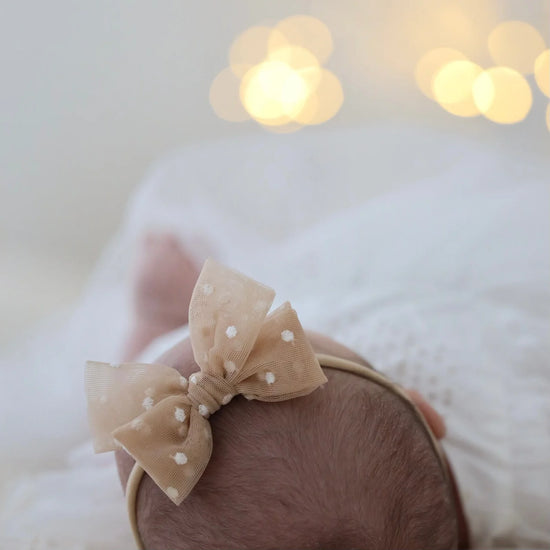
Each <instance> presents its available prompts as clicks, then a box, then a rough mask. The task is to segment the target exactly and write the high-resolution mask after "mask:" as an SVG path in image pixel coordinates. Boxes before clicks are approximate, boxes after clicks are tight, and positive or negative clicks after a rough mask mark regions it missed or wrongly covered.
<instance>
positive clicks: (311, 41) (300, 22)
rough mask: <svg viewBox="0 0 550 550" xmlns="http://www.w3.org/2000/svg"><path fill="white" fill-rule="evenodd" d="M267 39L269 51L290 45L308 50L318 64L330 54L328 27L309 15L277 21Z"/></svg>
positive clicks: (330, 44) (330, 42)
mask: <svg viewBox="0 0 550 550" xmlns="http://www.w3.org/2000/svg"><path fill="white" fill-rule="evenodd" d="M273 30H274V32H273V33H272V34H271V36H270V38H269V51H270V52H272V51H275V50H278V49H279V48H281V47H284V46H288V45H289V44H292V45H294V46H301V47H302V48H305V49H306V50H309V51H310V52H311V53H312V54H313V55H314V56H315V57H316V58H317V59H318V60H319V62H320V63H324V62H325V61H326V60H327V59H328V58H329V57H330V54H331V53H332V48H333V43H332V35H331V33H330V30H329V29H328V27H327V26H326V25H325V24H324V23H323V22H322V21H320V20H319V19H317V18H315V17H312V16H310V15H293V16H291V17H287V18H286V19H283V20H282V21H279V23H277V25H276V26H275V28H274V29H273Z"/></svg>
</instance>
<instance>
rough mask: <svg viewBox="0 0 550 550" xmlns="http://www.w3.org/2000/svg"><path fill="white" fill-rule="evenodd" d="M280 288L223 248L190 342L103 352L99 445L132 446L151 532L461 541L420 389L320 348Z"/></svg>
mask: <svg viewBox="0 0 550 550" xmlns="http://www.w3.org/2000/svg"><path fill="white" fill-rule="evenodd" d="M273 299H274V291H273V290H272V289H270V288H268V287H266V286H264V285H261V284H260V283H257V282H256V281H253V280H252V279H250V278H248V277H245V276H244V275H242V274H240V273H238V272H236V271H233V270H231V269H229V268H227V267H224V266H222V265H220V264H217V263H216V262H214V261H212V260H208V261H207V262H206V263H205V265H204V267H203V270H202V272H201V274H200V276H199V279H198V281H197V283H196V286H195V289H194V291H193V295H192V298H191V303H190V307H189V331H190V342H189V341H187V342H184V343H182V345H181V346H180V347H179V353H178V354H174V353H172V354H167V356H166V357H162V358H160V359H159V361H158V363H155V364H150V365H148V364H139V363H126V364H120V365H119V364H116V365H114V364H109V363H97V362H88V363H87V368H86V391H87V398H88V412H89V418H90V425H91V429H92V434H93V440H94V448H95V450H96V452H103V451H109V450H117V449H119V450H118V451H117V459H118V466H119V473H120V476H121V480H122V482H123V484H124V485H125V487H126V497H127V503H128V512H129V516H130V523H131V525H132V529H133V532H134V537H135V540H136V544H137V546H138V548H145V547H148V548H161V547H165V548H168V547H169V548H195V549H196V548H205V549H210V548H327V549H328V548H340V549H342V548H367V547H368V548H453V547H456V540H457V525H456V510H455V509H454V502H453V498H452V494H451V489H450V482H449V472H448V470H447V465H446V462H445V460H444V458H443V455H442V452H441V449H440V447H439V443H438V441H437V440H436V438H435V436H434V435H433V433H432V431H431V430H430V428H429V426H428V424H427V423H426V421H425V420H424V418H423V416H422V415H421V414H420V412H419V411H418V410H417V409H416V407H415V405H414V404H413V403H412V401H411V400H410V399H409V397H408V396H407V394H405V393H404V392H403V391H402V390H401V389H400V388H399V387H398V386H397V385H395V384H394V383H392V382H390V381H389V380H388V379H386V378H385V377H383V376H382V375H380V374H379V373H378V372H376V371H375V370H374V369H372V368H370V367H369V366H368V364H366V363H364V362H356V361H350V360H348V359H344V358H342V357H335V356H332V355H327V354H317V355H316V354H315V352H314V350H313V348H312V346H311V343H310V341H309V340H308V338H307V336H306V334H305V332H304V330H303V328H302V326H301V324H300V322H299V320H298V317H297V315H296V312H295V311H294V310H293V309H292V308H291V307H290V304H288V303H285V304H283V305H282V306H281V307H279V308H278V309H276V310H275V311H273V312H272V313H271V314H269V315H268V311H269V309H270V307H271V304H272V302H273ZM327 382H328V383H327ZM325 383H327V384H326V385H325ZM314 390H317V391H314ZM220 409H221V410H220ZM216 411H219V412H218V413H217V414H214V413H216ZM120 449H123V450H120ZM144 473H146V474H147V475H144Z"/></svg>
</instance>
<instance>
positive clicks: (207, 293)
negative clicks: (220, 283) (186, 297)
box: [202, 283, 214, 296]
mask: <svg viewBox="0 0 550 550" xmlns="http://www.w3.org/2000/svg"><path fill="white" fill-rule="evenodd" d="M202 292H203V294H204V295H205V296H210V295H211V294H212V293H213V292H214V287H213V286H212V285H211V284H210V283H204V284H203V285H202Z"/></svg>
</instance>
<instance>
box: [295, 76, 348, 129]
mask: <svg viewBox="0 0 550 550" xmlns="http://www.w3.org/2000/svg"><path fill="white" fill-rule="evenodd" d="M343 102H344V91H343V90H342V85H341V84H340V81H339V80H338V78H337V77H336V76H335V75H334V74H333V73H331V72H330V71H327V70H326V69H322V71H321V78H320V80H319V84H318V86H317V88H316V90H315V92H314V93H313V94H311V96H310V97H309V98H308V101H307V103H306V104H305V105H304V107H303V109H302V110H301V111H300V112H299V113H298V114H297V115H296V116H295V117H294V119H295V120H297V121H298V122H300V123H302V124H322V123H323V122H326V121H327V120H329V119H331V118H332V117H333V116H334V115H335V114H336V113H337V112H338V111H339V110H340V107H341V106H342V103H343Z"/></svg>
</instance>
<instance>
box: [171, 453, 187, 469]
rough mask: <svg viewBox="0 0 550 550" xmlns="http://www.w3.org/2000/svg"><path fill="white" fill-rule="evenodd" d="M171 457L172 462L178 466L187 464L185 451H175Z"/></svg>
mask: <svg viewBox="0 0 550 550" xmlns="http://www.w3.org/2000/svg"><path fill="white" fill-rule="evenodd" d="M172 458H173V459H174V462H175V463H176V464H179V465H180V466H181V465H182V464H187V455H186V454H185V453H176V454H175V455H174V456H173V457H172Z"/></svg>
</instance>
